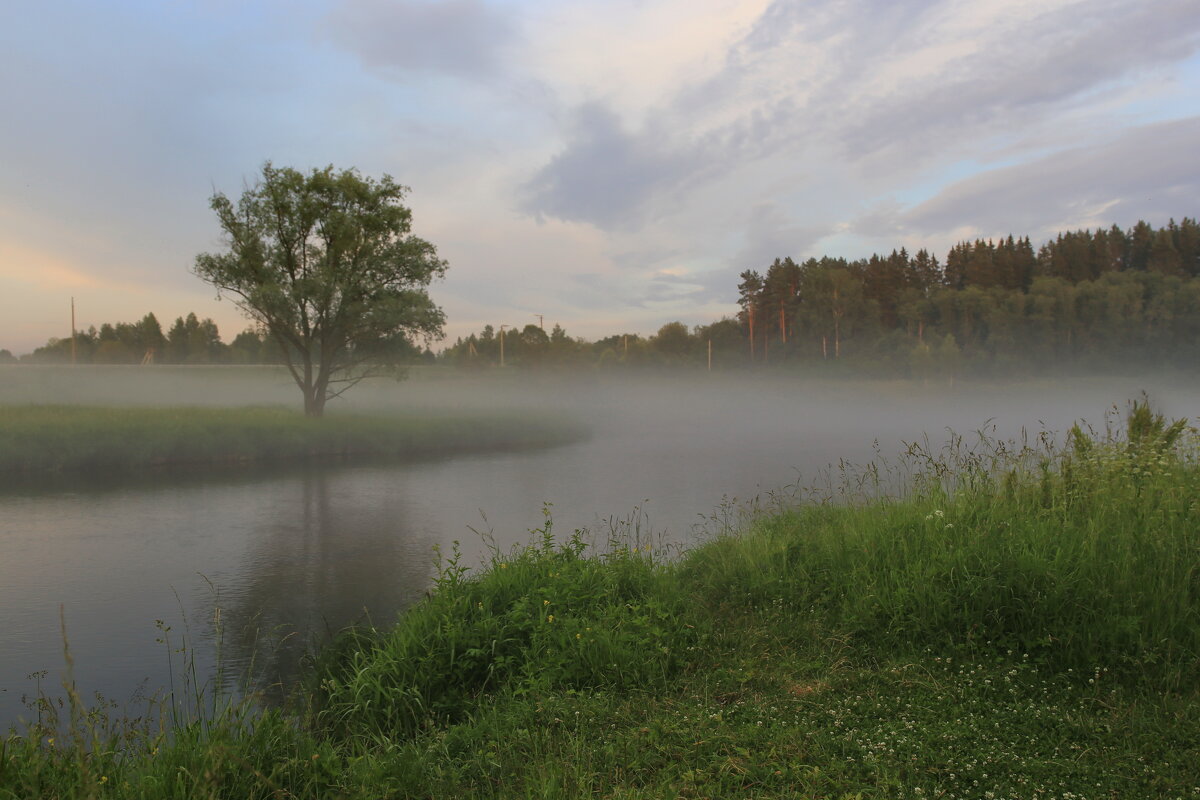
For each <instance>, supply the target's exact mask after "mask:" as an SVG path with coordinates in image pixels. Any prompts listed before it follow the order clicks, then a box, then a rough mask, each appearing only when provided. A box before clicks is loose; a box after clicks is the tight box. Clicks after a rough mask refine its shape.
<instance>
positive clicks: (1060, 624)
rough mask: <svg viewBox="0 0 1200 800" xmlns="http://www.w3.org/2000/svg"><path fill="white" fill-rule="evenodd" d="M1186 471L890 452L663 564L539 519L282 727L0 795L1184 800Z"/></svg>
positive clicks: (1060, 452)
mask: <svg viewBox="0 0 1200 800" xmlns="http://www.w3.org/2000/svg"><path fill="white" fill-rule="evenodd" d="M1196 445H1197V439H1196V435H1195V433H1194V432H1189V431H1187V430H1185V429H1184V428H1182V426H1172V425H1168V424H1166V422H1165V421H1163V420H1161V419H1155V417H1154V416H1153V415H1152V414H1150V413H1149V412H1148V411H1147V410H1146V409H1144V408H1141V409H1138V410H1136V411H1135V412H1134V414H1133V416H1132V417H1131V421H1130V427H1129V433H1128V435H1126V436H1123V437H1119V438H1118V437H1106V436H1103V435H1101V436H1091V435H1085V434H1084V433H1083V432H1082V431H1079V432H1076V433H1075V434H1073V435H1072V437H1071V438H1070V440H1069V442H1068V443H1067V445H1066V446H1065V447H1063V448H1061V449H1054V448H1050V447H1037V448H1033V449H1020V448H1017V449H1012V448H1007V447H1004V446H999V445H993V446H992V447H991V448H990V449H988V450H987V452H986V453H984V454H982V455H981V451H980V450H979V449H978V448H975V449H966V448H964V449H960V450H958V451H956V452H949V453H946V452H943V453H938V454H930V453H926V452H922V451H920V450H914V451H913V452H912V453H911V454H910V458H909V459H908V461H907V462H906V463H907V469H908V472H907V480H908V484H907V487H908V488H907V491H906V492H905V493H904V496H903V497H902V498H899V499H879V498H878V497H876V498H874V499H872V498H871V497H868V496H867V495H862V494H860V495H857V496H855V497H854V498H853V499H855V500H856V502H852V503H849V504H839V505H830V504H823V503H819V502H815V501H814V502H810V503H808V504H807V505H805V506H803V507H801V508H799V509H797V510H793V511H788V512H785V513H779V514H775V515H773V516H768V517H762V518H759V519H757V520H756V521H755V522H754V523H753V524H751V525H750V526H749V528H748V529H746V530H742V531H739V532H737V533H736V534H735V533H730V534H729V535H725V536H721V537H718V538H716V539H714V540H713V541H710V542H709V543H707V544H705V545H703V546H700V547H697V548H696V549H694V550H693V551H691V552H690V553H687V554H685V555H684V557H682V558H678V559H664V558H662V556H661V554H660V553H658V552H657V550H647V549H646V548H645V546H644V544H643V543H641V542H632V541H628V540H625V539H621V538H619V537H618V538H616V539H614V541H612V542H610V546H609V547H608V548H607V549H603V552H592V551H589V550H588V549H586V548H585V547H584V546H583V544H582V542H581V541H580V539H579V538H578V537H568V538H567V539H566V541H562V540H560V539H556V537H555V536H554V535H553V531H552V530H551V526H550V520H549V519H547V525H546V528H545V529H544V531H543V532H542V534H543V535H542V537H541V538H539V539H538V540H536V541H534V542H533V543H531V544H530V545H529V546H528V547H525V548H522V549H520V550H517V551H514V552H511V553H497V554H496V557H495V559H494V561H493V563H492V564H491V565H490V567H489V568H488V569H486V570H483V571H482V572H479V573H476V572H474V571H468V570H466V569H465V568H463V567H462V566H461V565H460V564H459V563H458V562H457V561H456V560H455V559H454V558H453V556H451V558H449V559H447V560H446V561H445V562H444V563H443V566H442V569H441V572H440V576H439V580H438V585H437V587H436V590H435V591H434V592H433V593H432V595H431V596H430V597H429V598H428V599H427V600H426V601H425V602H423V603H422V604H420V605H418V606H417V607H416V608H414V609H412V610H411V611H410V612H408V613H407V614H405V615H404V617H403V618H402V619H401V620H400V621H399V622H398V623H397V624H396V625H395V626H393V627H390V628H387V629H379V630H360V631H356V632H352V633H347V634H346V635H344V636H343V637H342V638H341V639H339V640H338V641H336V642H335V643H334V644H333V645H331V646H330V647H328V648H326V649H325V650H324V651H323V652H321V653H320V654H318V656H317V658H316V659H315V663H314V665H313V668H312V670H311V673H310V677H309V681H308V683H307V685H306V686H304V687H302V688H300V689H298V690H297V692H296V696H295V697H296V704H295V706H294V707H293V708H291V709H289V710H287V711H271V712H259V711H256V710H254V709H253V708H251V707H241V708H238V709H234V710H231V711H229V712H227V713H225V714H224V715H221V716H219V717H218V718H217V719H216V720H215V721H209V722H202V721H195V722H193V723H191V724H187V725H184V726H182V727H181V728H179V729H178V731H177V733H176V734H175V735H174V736H170V735H167V734H166V733H164V732H162V731H161V729H160V728H159V727H158V726H157V724H155V723H148V722H146V721H144V720H142V721H138V720H134V721H129V720H126V721H124V722H123V723H122V724H121V725H117V726H115V727H114V726H113V725H111V724H109V725H105V724H101V723H100V722H98V721H92V722H89V721H88V720H86V719H82V718H79V719H76V721H75V722H74V723H73V724H70V725H68V726H67V728H68V731H69V732H68V733H67V735H66V736H65V737H64V735H63V734H62V733H57V734H55V733H52V726H51V725H47V726H46V727H45V728H43V729H34V730H31V731H28V732H25V733H21V734H14V735H12V736H10V737H9V738H8V739H7V740H5V742H4V744H3V746H2V747H3V750H2V752H0V798H9V797H12V798H18V797H19V798H25V797H64V798H67V797H71V798H75V797H137V798H158V797H206V798H207V797H230V798H234V797H236V798H247V797H254V798H268V797H272V798H273V797H314V798H316V797H321V798H327V797H348V798H349V797H353V798H369V797H370V798H377V797H397V798H399V797H468V796H469V797H496V798H500V797H521V798H528V797H545V798H557V797H614V798H617V797H620V798H675V797H696V798H700V797H712V798H742V797H757V798H785V797H786V798H791V797H812V798H818V797H820V798H927V797H945V798H951V797H953V798H1058V799H1059V800H1065V798H1072V799H1075V798H1195V797H1200V693H1198V691H1197V686H1198V685H1200V461H1198V452H1197V447H1196ZM70 707H71V703H67V705H66V706H64V707H63V708H62V709H61V710H59V711H54V710H53V709H49V710H48V711H47V713H49V714H54V713H58V714H60V715H62V716H66V715H67V711H68V710H69V709H70ZM76 716H77V717H78V716H79V715H76ZM51 722H53V720H51ZM52 736H53V737H55V741H53V742H51V741H49V739H50V738H51V737H52ZM64 738H65V741H64Z"/></svg>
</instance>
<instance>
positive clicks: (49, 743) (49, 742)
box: [46, 736, 54, 746]
mask: <svg viewBox="0 0 1200 800" xmlns="http://www.w3.org/2000/svg"><path fill="white" fill-rule="evenodd" d="M46 744H48V745H51V746H53V745H54V737H53V736H51V737H50V738H49V739H47V740H46Z"/></svg>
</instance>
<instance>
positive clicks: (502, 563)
mask: <svg viewBox="0 0 1200 800" xmlns="http://www.w3.org/2000/svg"><path fill="white" fill-rule="evenodd" d="M500 569H508V564H505V563H504V562H503V561H501V562H500Z"/></svg>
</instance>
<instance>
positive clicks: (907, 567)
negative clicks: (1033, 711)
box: [682, 403, 1200, 688]
mask: <svg viewBox="0 0 1200 800" xmlns="http://www.w3.org/2000/svg"><path fill="white" fill-rule="evenodd" d="M1068 442H1069V444H1068V446H1067V447H1065V448H1061V449H1056V448H1054V447H1052V446H1047V444H1046V442H1045V441H1042V442H1039V443H1037V445H1035V446H1029V445H1025V446H1013V445H1012V444H1011V443H1002V442H991V443H990V444H989V446H987V447H985V448H983V451H984V455H981V450H980V448H978V447H972V448H964V447H963V446H962V443H961V440H959V442H958V444H957V445H955V446H953V447H952V448H951V449H949V450H947V451H943V452H941V453H938V454H931V453H930V452H929V451H928V449H927V448H924V447H916V448H913V449H912V450H910V452H909V454H908V458H907V461H906V465H905V466H906V467H907V468H908V469H909V470H910V472H911V474H912V480H911V482H910V483H909V485H908V489H909V491H908V493H906V496H904V497H903V498H902V499H898V500H897V499H887V498H878V497H876V498H874V499H868V500H866V501H865V502H864V503H863V504H860V505H858V506H846V505H841V506H831V505H816V506H806V507H801V508H798V509H795V510H791V511H787V512H785V513H781V514H778V515H775V516H772V517H769V518H764V519H761V520H759V521H758V522H757V523H755V525H754V526H753V530H752V531H751V532H750V533H749V534H747V535H744V536H739V537H736V538H726V539H722V540H719V541H715V542H713V543H711V544H710V545H709V546H707V547H704V548H701V549H699V550H697V551H696V552H694V553H692V554H691V557H690V558H689V559H687V560H686V561H685V562H684V564H683V565H682V569H683V572H684V574H685V575H686V576H687V580H688V581H689V582H691V583H692V584H693V585H697V586H704V587H707V588H708V589H709V590H711V591H712V592H713V594H714V595H715V596H718V597H722V598H725V599H726V600H727V601H729V602H734V603H742V604H749V605H758V604H763V603H768V602H781V603H785V604H786V605H787V606H788V607H789V608H792V609H794V610H796V611H797V612H800V613H815V614H817V615H818V616H819V617H820V618H821V619H822V620H823V622H824V624H825V625H827V626H829V627H830V628H833V629H837V630H840V631H844V632H846V633H848V634H850V635H852V636H854V637H855V638H856V639H858V640H860V641H862V642H867V643H874V644H878V645H884V646H887V647H889V648H895V647H911V648H917V649H919V648H924V647H929V646H932V647H935V648H940V647H944V646H946V645H950V644H972V643H973V644H977V645H979V646H983V647H989V648H1002V649H1005V650H1014V651H1019V652H1022V653H1028V654H1036V656H1037V657H1038V658H1040V659H1043V660H1045V661H1046V662H1048V663H1049V664H1050V665H1052V666H1053V667H1054V668H1061V669H1090V668H1092V667H1094V666H1095V665H1098V664H1103V665H1105V666H1106V667H1110V668H1114V669H1116V670H1119V671H1120V672H1122V673H1124V674H1126V675H1128V676H1130V677H1132V678H1135V679H1137V680H1146V679H1153V680H1154V681H1156V682H1157V683H1158V684H1159V685H1161V686H1163V687H1166V688H1178V687H1183V686H1186V685H1189V682H1194V681H1195V680H1196V679H1197V678H1200V463H1198V461H1197V458H1198V455H1200V449H1198V447H1197V436H1196V432H1195V430H1194V429H1188V428H1186V427H1185V423H1184V422H1183V421H1177V422H1175V423H1172V424H1169V425H1168V424H1167V423H1166V421H1165V420H1164V419H1163V418H1162V417H1161V416H1156V415H1154V414H1153V413H1152V412H1151V411H1150V409H1149V407H1148V405H1146V404H1145V403H1137V404H1135V405H1134V407H1133V408H1132V410H1131V411H1130V414H1129V418H1128V427H1127V432H1126V433H1125V434H1124V435H1121V434H1118V433H1117V432H1115V431H1114V429H1113V428H1112V427H1111V426H1110V427H1108V428H1107V429H1106V430H1105V431H1104V432H1103V433H1101V434H1097V433H1096V432H1094V431H1090V432H1089V431H1085V430H1083V429H1082V428H1080V427H1079V426H1076V427H1075V428H1074V429H1073V430H1072V431H1071V432H1070V435H1069V437H1068ZM985 444H988V443H986V442H985ZM950 483H952V484H953V486H952V488H948V485H949V484H950Z"/></svg>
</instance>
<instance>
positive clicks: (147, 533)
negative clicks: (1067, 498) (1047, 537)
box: [0, 366, 1200, 726]
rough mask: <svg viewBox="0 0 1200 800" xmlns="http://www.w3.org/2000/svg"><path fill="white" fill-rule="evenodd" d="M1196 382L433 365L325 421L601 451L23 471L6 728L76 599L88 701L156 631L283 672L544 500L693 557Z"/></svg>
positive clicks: (230, 380)
mask: <svg viewBox="0 0 1200 800" xmlns="http://www.w3.org/2000/svg"><path fill="white" fill-rule="evenodd" d="M1196 389H1197V383H1196V382H1194V381H1190V380H1185V379H1183V378H1180V377H1178V376H1175V377H1167V376H1160V377H1146V376H1141V377H1127V378H1126V377H1091V378H1069V379H1068V378H1063V379H1060V380H1049V379H1042V380H1036V381H1021V382H1011V381H1010V382H1005V381H970V382H966V381H958V382H956V383H954V384H953V385H951V384H950V383H949V382H941V383H936V384H935V383H932V382H931V383H930V384H928V385H925V384H921V383H914V382H879V381H875V382H872V381H850V380H846V381H830V380H822V381H818V380H811V379H806V378H805V377H803V376H781V375H777V374H773V373H756V372H741V373H734V374H728V373H727V374H716V373H714V374H708V373H686V374H677V375H662V374H659V375H653V374H649V373H636V374H616V375H613V374H599V373H594V372H593V373H587V374H582V375H556V374H543V373H536V372H523V371H518V370H510V371H505V372H497V371H493V372H489V373H484V374H468V373H461V372H456V371H452V370H443V369H418V370H414V371H413V373H412V375H411V376H410V379H409V380H406V381H402V382H396V381H390V380H381V381H376V382H373V383H367V384H363V385H361V386H359V387H356V388H355V389H354V390H353V391H352V392H351V393H349V394H348V395H347V396H346V397H345V399H344V400H339V401H335V402H334V403H333V404H331V406H330V408H329V412H328V413H330V414H341V413H350V412H372V413H419V414H455V413H476V412H480V411H489V412H491V411H494V412H512V411H532V412H534V413H545V414H554V415H556V416H563V415H566V416H571V417H573V418H576V419H579V420H580V421H582V422H584V423H585V424H586V425H587V426H588V428H589V429H590V431H591V435H590V436H589V438H587V439H586V440H584V441H580V442H576V443H572V444H567V445H562V446H557V447H553V448H547V449H542V450H527V451H520V452H491V453H476V454H467V455H446V456H444V457H424V458H420V459H408V460H405V459H398V460H396V461H395V462H389V463H379V462H378V461H374V462H371V463H359V464H355V463H353V462H350V463H345V462H343V463H338V464H328V465H320V464H312V463H306V464H290V465H289V464H283V465H280V464H274V465H259V466H254V465H249V466H239V467H235V468H222V469H219V470H203V471H197V470H194V469H193V470H187V471H180V470H175V471H171V470H158V471H153V472H145V473H139V474H127V475H80V476H58V477H56V478H54V479H47V480H41V479H30V478H23V479H21V480H16V479H10V480H8V481H6V482H5V485H4V486H3V487H2V490H0V554H2V558H0V623H2V624H3V629H4V630H5V631H6V647H5V648H4V649H3V652H2V653H0V726H2V725H4V724H5V723H7V722H8V721H10V720H12V719H15V718H16V717H17V716H18V715H19V714H21V713H22V708H21V704H20V694H21V693H22V692H27V691H29V690H30V689H31V682H30V681H29V680H27V679H26V676H27V675H28V674H30V673H32V672H34V671H35V670H40V669H49V670H51V671H52V672H53V671H55V670H57V669H58V668H59V667H60V666H61V663H62V642H61V639H60V636H59V628H58V612H59V607H60V606H61V607H62V609H63V613H64V616H65V617H66V620H67V627H68V636H69V639H70V643H71V647H72V652H73V653H74V656H75V664H76V676H77V678H79V680H80V682H81V686H82V687H83V688H84V689H85V690H89V691H90V690H92V689H95V690H99V691H102V692H104V693H105V694H106V695H108V696H110V697H112V698H114V699H116V700H118V701H121V702H124V701H125V700H127V699H128V698H129V696H130V695H131V694H132V693H133V691H134V690H135V689H136V688H137V687H138V686H139V685H143V682H144V686H145V687H146V688H147V690H149V691H153V690H154V689H156V688H157V687H159V686H163V685H166V683H167V682H168V676H167V675H166V655H165V652H164V649H163V646H162V645H161V644H159V643H157V642H155V639H156V638H159V637H160V632H159V631H158V630H157V629H156V627H155V624H154V621H155V620H158V619H162V620H165V621H166V624H172V625H174V626H175V631H174V632H173V635H174V636H176V637H178V636H179V635H180V634H181V633H182V632H183V631H184V630H185V629H186V631H187V632H188V634H189V636H190V638H191V642H192V643H193V644H195V645H197V646H198V649H197V651H196V653H197V663H198V664H199V665H200V668H201V672H202V674H203V673H207V672H210V671H211V670H212V669H213V667H214V662H215V660H216V653H215V642H216V639H218V638H220V639H221V641H222V647H223V648H224V652H223V654H222V659H223V660H224V662H225V663H226V664H227V665H228V666H229V667H230V669H231V671H233V672H239V671H245V670H251V671H253V672H254V674H255V676H256V679H257V680H258V681H260V682H262V683H265V682H270V681H272V680H276V679H287V678H289V677H291V676H293V675H294V674H295V662H296V659H297V657H298V656H299V654H300V653H301V652H302V651H303V650H304V648H305V647H306V646H307V644H308V642H309V640H310V639H312V638H314V637H315V638H319V636H320V635H321V634H322V633H323V632H324V631H327V630H333V629H336V628H338V627H341V626H343V625H345V624H348V623H351V622H354V621H356V620H361V619H364V618H366V617H369V618H370V619H371V620H373V621H375V622H380V623H385V622H387V621H388V620H390V619H391V618H393V617H394V615H395V614H396V613H397V612H398V611H399V610H401V609H403V608H404V607H406V606H407V605H409V604H411V603H412V602H414V601H415V600H416V599H417V598H419V597H420V596H421V594H422V593H423V592H424V591H425V590H426V589H427V587H428V585H429V581H430V577H431V574H432V567H433V563H434V547H435V546H438V547H441V548H442V549H443V552H445V551H446V550H448V549H449V548H450V547H451V546H452V545H453V543H454V542H455V541H458V542H461V546H462V548H463V550H464V552H465V556H466V559H467V561H468V563H477V562H478V561H479V560H480V559H481V558H483V557H484V556H485V555H486V552H487V540H489V539H490V540H494V543H495V545H496V546H498V547H500V548H502V549H507V548H509V547H511V546H513V545H514V544H517V543H521V542H524V541H527V540H528V539H529V538H530V535H531V534H530V531H531V530H532V529H535V528H538V527H539V526H541V525H543V524H544V521H545V517H544V516H543V506H544V504H551V506H550V514H551V517H552V519H553V525H554V530H555V531H556V532H557V533H559V534H561V535H566V534H569V533H570V532H571V531H573V530H575V529H586V530H587V531H588V532H589V535H592V536H595V537H597V538H598V539H600V540H603V539H604V537H605V536H606V535H607V533H608V531H609V530H610V529H611V528H614V527H616V528H624V529H625V531H626V532H627V533H632V534H633V535H636V536H639V537H641V538H642V539H643V540H645V541H649V540H650V539H653V540H654V543H655V545H656V546H662V545H664V544H669V543H674V544H677V545H686V544H687V543H690V542H694V541H696V540H697V539H698V538H702V537H703V536H705V535H707V534H710V533H712V532H715V531H716V530H717V529H718V528H720V527H721V526H722V525H724V524H725V523H728V522H731V521H733V522H736V521H737V519H738V511H737V509H738V508H740V507H745V506H747V505H749V504H752V503H753V502H754V500H755V498H758V500H759V502H760V503H770V502H775V501H779V502H782V501H785V500H787V499H788V498H791V497H794V496H795V489H796V487H798V486H806V485H809V484H812V483H819V482H820V481H821V476H822V471H823V470H824V469H825V468H826V467H828V466H829V465H831V464H837V463H839V462H840V461H841V460H843V459H845V460H848V461H850V462H857V463H862V462H865V461H867V460H869V459H872V458H875V457H876V456H877V455H878V456H883V457H889V458H890V457H894V456H896V455H897V454H898V453H900V451H901V450H902V448H903V446H904V443H905V442H912V441H918V440H922V439H923V438H925V437H928V438H929V440H930V442H931V444H932V445H933V446H935V447H936V446H937V445H938V444H939V443H940V442H942V441H944V440H945V439H946V437H947V436H948V431H950V430H953V431H957V432H959V433H962V434H965V435H966V436H967V437H968V439H970V438H971V436H973V432H975V431H977V430H980V429H985V428H986V429H987V430H988V431H989V432H990V435H993V436H999V437H1016V436H1020V435H1021V433H1022V431H1023V430H1024V431H1026V432H1030V433H1037V432H1039V431H1042V430H1050V431H1057V432H1062V431H1064V430H1066V429H1067V428H1068V427H1069V426H1070V425H1071V424H1072V423H1073V422H1074V421H1075V420H1078V419H1086V420H1089V421H1091V422H1093V423H1095V424H1098V425H1102V424H1103V422H1104V418H1105V415H1106V413H1113V409H1114V408H1115V409H1116V413H1122V412H1123V411H1124V409H1125V407H1126V404H1127V403H1128V401H1130V400H1132V399H1134V398H1137V397H1139V396H1140V394H1141V393H1142V392H1143V391H1145V392H1146V393H1148V394H1149V396H1150V397H1151V400H1152V401H1153V403H1154V404H1155V406H1156V407H1157V408H1158V409H1159V410H1160V411H1162V412H1163V413H1165V414H1167V415H1168V416H1170V417H1180V416H1187V417H1190V418H1193V419H1195V418H1197V417H1200V393H1198V392H1197V391H1196ZM299 400H300V395H299V391H298V390H297V389H296V388H295V387H294V385H293V384H292V383H291V379H290V377H288V376H287V374H286V372H285V371H283V370H271V369H263V368H259V367H252V368H230V367H214V368H203V367H193V368H187V367H178V368H176V367H148V368H139V367H129V368H121V367H109V368H104V367H77V368H70V367H28V366H20V367H7V368H0V406H3V405H11V404H20V403H58V404H86V405H209V406H211V405H228V406H238V405H286V406H289V407H293V408H296V407H298V406H299ZM0 413H2V411H0ZM481 534H487V535H485V536H481ZM217 607H219V608H220V609H221V613H222V616H221V620H222V622H221V626H220V629H221V630H222V631H223V632H222V633H221V635H220V636H219V637H218V629H217V626H216V625H214V623H213V619H214V609H215V608H217ZM185 623H186V624H185ZM280 640H282V642H283V643H282V644H279V642H280ZM50 683H51V685H53V680H51V681H50Z"/></svg>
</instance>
